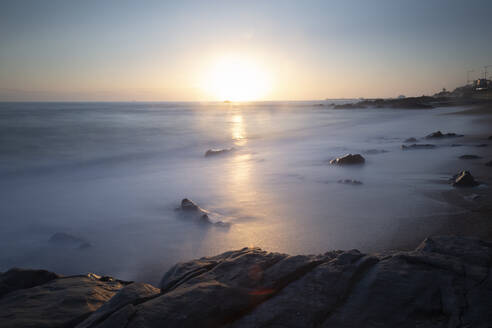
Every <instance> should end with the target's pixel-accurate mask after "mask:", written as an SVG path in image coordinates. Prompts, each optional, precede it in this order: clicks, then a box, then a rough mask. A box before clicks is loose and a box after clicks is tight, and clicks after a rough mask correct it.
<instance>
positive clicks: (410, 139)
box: [403, 137, 417, 143]
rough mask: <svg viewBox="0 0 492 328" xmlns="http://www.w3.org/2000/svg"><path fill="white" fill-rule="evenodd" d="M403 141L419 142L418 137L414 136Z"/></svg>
mask: <svg viewBox="0 0 492 328" xmlns="http://www.w3.org/2000/svg"><path fill="white" fill-rule="evenodd" d="M403 142H405V143H410V142H417V139H415V138H413V137H412V138H408V139H405V140H404V141H403Z"/></svg>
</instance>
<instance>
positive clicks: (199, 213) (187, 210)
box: [179, 198, 230, 227]
mask: <svg viewBox="0 0 492 328" xmlns="http://www.w3.org/2000/svg"><path fill="white" fill-rule="evenodd" d="M179 209H180V210H181V212H182V213H183V214H185V215H186V216H187V217H191V218H193V219H194V220H195V221H196V222H198V223H204V224H213V225H215V226H219V227H229V226H230V224H229V223H228V222H224V221H222V220H221V219H220V218H221V215H219V214H216V213H211V212H209V211H207V210H204V209H203V208H201V207H200V206H198V205H197V204H195V203H194V202H193V201H192V200H190V199H188V198H183V200H181V207H180V208H179Z"/></svg>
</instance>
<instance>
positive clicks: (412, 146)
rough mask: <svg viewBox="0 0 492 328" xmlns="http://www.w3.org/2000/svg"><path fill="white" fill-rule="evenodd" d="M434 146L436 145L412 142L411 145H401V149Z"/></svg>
mask: <svg viewBox="0 0 492 328" xmlns="http://www.w3.org/2000/svg"><path fill="white" fill-rule="evenodd" d="M432 148H436V145H432V144H413V145H408V146H407V145H401V149H402V150H412V149H432Z"/></svg>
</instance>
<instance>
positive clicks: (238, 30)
mask: <svg viewBox="0 0 492 328" xmlns="http://www.w3.org/2000/svg"><path fill="white" fill-rule="evenodd" d="M491 27H492V1H490V0H488V1H487V0H483V1H454V0H442V1H435V0H429V1H410V0H409V1H395V0H387V1H380V0H376V1H367V0H361V1H168V2H166V1H104V0H102V1H79V2H76V1H24V0H18V1H6V0H3V1H1V2H0V101H131V100H137V101H208V100H211V101H215V100H219V101H221V100H226V99H229V98H231V100H311V99H313V100H314V99H325V98H344V97H345V98H351V97H394V96H398V95H399V94H405V95H407V96H408V95H422V94H432V93H434V92H436V91H439V90H440V89H442V88H443V87H445V88H448V89H452V88H454V87H456V86H459V85H462V84H464V83H465V82H466V77H467V71H468V70H472V69H473V70H475V72H474V73H472V75H471V77H478V76H479V74H480V72H481V71H482V70H483V66H484V65H489V64H490V65H492V28H491ZM489 71H490V72H492V67H490V68H489Z"/></svg>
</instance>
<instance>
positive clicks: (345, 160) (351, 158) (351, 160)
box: [330, 154, 366, 165]
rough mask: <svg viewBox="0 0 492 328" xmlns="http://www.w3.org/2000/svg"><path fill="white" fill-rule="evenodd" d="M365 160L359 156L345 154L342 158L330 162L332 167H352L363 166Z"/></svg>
mask: <svg viewBox="0 0 492 328" xmlns="http://www.w3.org/2000/svg"><path fill="white" fill-rule="evenodd" d="M365 161H366V160H365V159H364V157H362V155H360V154H346V155H344V156H342V157H337V158H335V159H332V160H331V161H330V164H333V165H354V164H364V162H365Z"/></svg>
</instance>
